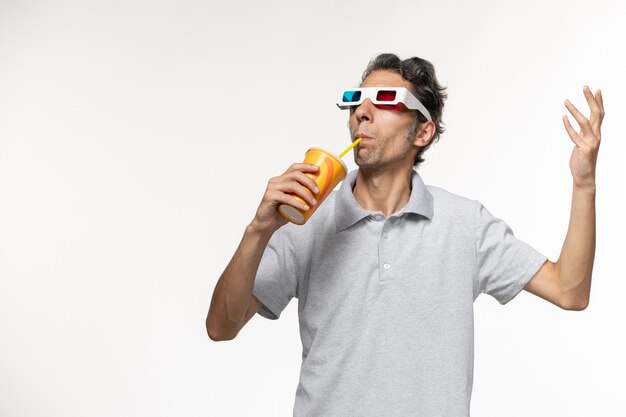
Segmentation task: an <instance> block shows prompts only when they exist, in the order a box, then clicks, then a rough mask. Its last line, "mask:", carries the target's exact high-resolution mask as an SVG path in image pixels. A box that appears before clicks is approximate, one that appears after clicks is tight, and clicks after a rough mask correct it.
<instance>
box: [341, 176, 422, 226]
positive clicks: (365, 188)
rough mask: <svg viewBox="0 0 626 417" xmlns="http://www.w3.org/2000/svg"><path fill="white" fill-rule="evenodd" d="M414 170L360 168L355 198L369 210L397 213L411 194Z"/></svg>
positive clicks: (387, 214) (389, 213) (390, 213)
mask: <svg viewBox="0 0 626 417" xmlns="http://www.w3.org/2000/svg"><path fill="white" fill-rule="evenodd" d="M411 174H412V170H409V171H407V170H406V169H401V170H396V171H390V170H384V171H372V170H363V169H359V171H358V173H357V176H356V183H355V184H354V189H353V193H354V198H355V199H356V201H357V203H359V205H360V206H361V207H362V208H364V209H365V210H368V211H382V212H383V213H384V214H385V216H387V217H388V216H390V215H392V214H394V213H397V212H398V211H400V209H402V208H403V207H404V206H405V205H406V203H407V202H408V201H409V197H410V196H411Z"/></svg>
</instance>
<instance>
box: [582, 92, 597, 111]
mask: <svg viewBox="0 0 626 417" xmlns="http://www.w3.org/2000/svg"><path fill="white" fill-rule="evenodd" d="M583 94H584V95H585V99H586V100H587V104H589V109H591V114H592V115H593V114H594V113H598V112H599V111H600V106H599V104H598V102H597V101H596V98H595V97H594V96H593V93H592V92H591V90H590V89H589V86H587V85H586V86H584V87H583Z"/></svg>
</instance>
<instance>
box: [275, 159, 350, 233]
mask: <svg viewBox="0 0 626 417" xmlns="http://www.w3.org/2000/svg"><path fill="white" fill-rule="evenodd" d="M304 162H305V163H307V164H313V165H317V166H318V167H319V168H320V169H318V170H317V172H316V173H305V174H304V175H308V176H309V177H311V178H313V180H314V181H315V183H316V184H317V187H318V188H319V190H320V192H319V193H317V194H314V197H315V199H316V200H317V204H316V205H314V206H312V205H310V204H309V203H308V202H306V201H304V200H303V199H301V198H300V197H298V196H297V195H293V194H292V195H293V197H294V198H296V199H298V200H300V201H302V202H304V203H305V204H306V205H308V206H309V209H308V210H306V211H302V210H299V209H297V208H295V207H292V206H289V205H286V204H281V205H280V206H279V207H278V211H279V212H280V214H281V215H282V216H283V217H284V218H285V219H287V220H289V221H290V222H291V223H295V224H298V225H303V224H304V223H306V221H307V220H309V217H311V215H312V214H313V213H314V212H315V210H316V209H317V208H318V207H319V206H320V205H321V204H322V202H323V201H324V200H325V199H326V197H328V195H329V194H330V192H331V191H332V190H334V189H335V187H336V186H337V184H339V182H340V181H341V180H343V179H344V178H345V177H346V175H347V174H348V168H347V167H346V164H344V162H343V161H342V160H341V159H340V158H339V157H337V156H335V155H334V154H332V153H330V152H326V151H325V150H323V149H319V148H311V149H309V150H308V151H306V155H305V157H304Z"/></svg>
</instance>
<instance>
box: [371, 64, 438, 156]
mask: <svg viewBox="0 0 626 417" xmlns="http://www.w3.org/2000/svg"><path fill="white" fill-rule="evenodd" d="M378 70H386V71H393V72H396V73H398V74H400V76H402V78H404V79H405V80H407V81H408V82H410V83H411V85H412V86H413V88H412V90H413V91H412V92H413V93H414V94H415V97H417V99H418V100H419V101H421V102H422V104H423V105H424V106H425V107H426V109H427V110H428V112H429V113H430V116H431V117H432V119H433V123H435V134H434V135H433V138H432V140H431V141H430V142H429V143H428V145H426V146H424V147H423V148H420V149H419V151H418V152H417V155H415V160H414V161H413V166H415V167H417V166H418V165H419V164H421V163H422V162H424V158H422V155H423V154H424V152H426V150H427V149H428V148H430V145H432V144H433V143H435V142H437V141H438V140H439V136H440V135H441V134H442V133H443V131H444V128H443V122H442V121H441V116H442V113H443V105H444V103H443V102H444V100H445V99H446V98H447V97H448V95H447V94H446V92H445V91H446V87H442V86H441V85H439V82H438V81H437V77H436V76H435V67H434V66H433V64H431V63H430V62H429V61H426V60H425V59H422V58H418V57H412V58H407V59H405V60H401V59H400V58H399V57H398V56H397V55H395V54H380V55H378V56H377V57H375V58H374V59H372V60H371V61H370V62H369V64H368V65H367V68H366V69H365V71H364V72H363V76H362V77H361V82H363V81H365V79H366V78H367V77H368V76H369V75H370V74H371V73H372V72H374V71H378ZM415 113H416V116H415V121H414V122H413V124H412V125H411V128H410V129H409V131H408V134H407V139H409V140H411V138H412V137H413V136H415V134H416V133H417V131H418V129H419V127H420V125H421V124H422V123H425V122H426V121H427V119H426V117H424V115H423V114H421V113H420V112H419V111H416V112H415Z"/></svg>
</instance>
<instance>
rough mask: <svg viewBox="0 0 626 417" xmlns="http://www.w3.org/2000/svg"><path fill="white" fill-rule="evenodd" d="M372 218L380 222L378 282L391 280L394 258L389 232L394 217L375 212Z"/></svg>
mask: <svg viewBox="0 0 626 417" xmlns="http://www.w3.org/2000/svg"><path fill="white" fill-rule="evenodd" d="M374 218H375V219H377V221H378V222H380V224H381V228H380V232H379V233H378V268H379V269H378V271H379V282H385V281H393V280H394V279H395V274H394V269H393V265H394V263H395V258H394V251H393V245H392V242H391V241H390V239H389V234H390V230H391V229H392V227H393V223H394V219H395V217H388V218H385V216H384V215H382V214H376V215H374Z"/></svg>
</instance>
